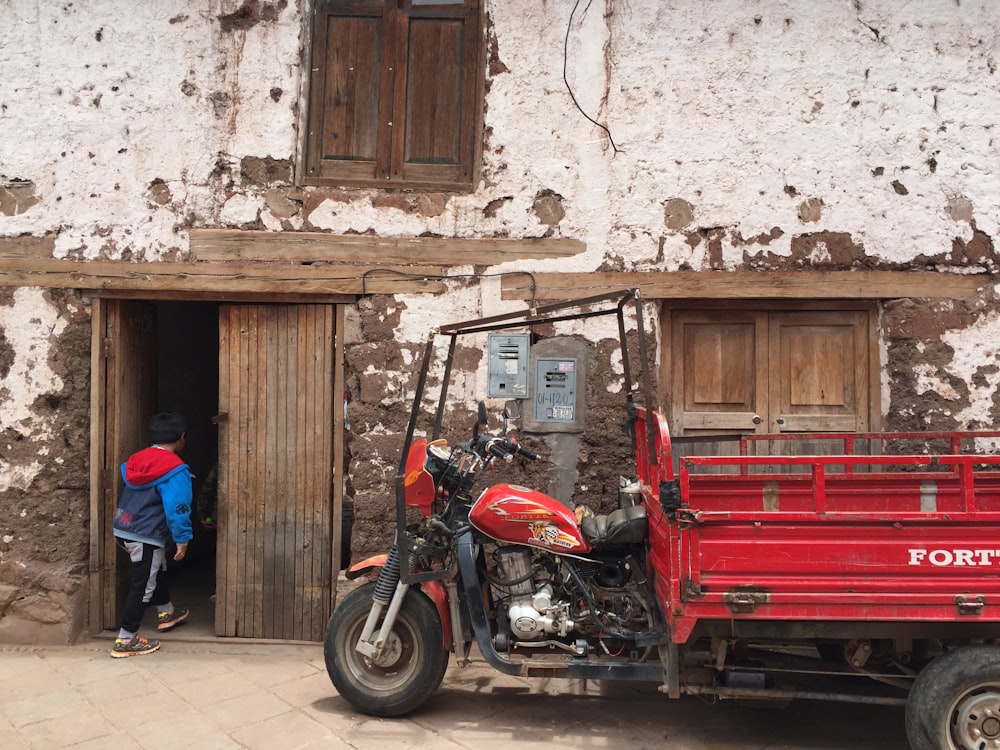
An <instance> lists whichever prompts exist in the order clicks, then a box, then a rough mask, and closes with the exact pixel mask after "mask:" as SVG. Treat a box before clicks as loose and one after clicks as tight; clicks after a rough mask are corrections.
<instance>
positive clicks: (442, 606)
mask: <svg viewBox="0 0 1000 750" xmlns="http://www.w3.org/2000/svg"><path fill="white" fill-rule="evenodd" d="M388 559H389V554H388V553H383V554H381V555H373V556H372V557H367V558H365V559H364V560H359V561H358V562H356V563H354V565H352V566H351V567H349V568H348V569H347V570H346V571H344V577H345V578H346V579H347V580H349V581H353V580H354V579H355V578H360V577H361V576H363V575H368V574H370V573H373V572H375V571H377V570H381V569H382V568H384V567H385V563H386V560H388ZM420 588H421V590H422V591H423V592H424V593H425V594H427V596H428V597H429V598H430V600H431V601H432V602H434V606H435V607H436V608H437V611H438V617H439V618H440V619H441V636H442V638H443V639H444V646H445V648H446V649H448V650H449V651H450V650H451V611H450V610H449V608H448V594H447V593H446V592H445V590H444V586H442V585H441V582H440V581H424V582H423V583H421V584H420Z"/></svg>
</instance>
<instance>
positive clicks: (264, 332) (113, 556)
mask: <svg viewBox="0 0 1000 750" xmlns="http://www.w3.org/2000/svg"><path fill="white" fill-rule="evenodd" d="M341 330H343V310H342V309H341V308H338V307H337V306H336V305H332V304H301V303H300V304H275V303H250V304H247V303H218V302H187V301H169V302H168V301H136V300H115V299H107V300H100V301H99V303H98V304H97V305H96V306H95V313H94V336H93V339H92V343H93V347H92V351H93V354H92V375H93V392H92V406H93V409H92V425H93V426H92V434H93V438H94V439H93V441H92V446H91V451H92V472H91V511H92V512H91V630H92V631H93V632H97V631H99V630H102V629H113V628H115V627H117V623H118V617H119V609H120V606H121V601H122V600H123V588H124V583H125V571H126V570H127V568H128V565H127V561H126V560H124V559H123V557H122V554H123V553H121V552H120V550H118V548H117V546H116V545H115V542H114V538H113V536H112V534H111V528H110V519H111V518H112V516H113V514H114V509H115V505H116V503H117V497H118V493H119V491H120V483H121V480H120V475H119V473H118V467H119V465H120V464H121V462H122V461H124V460H125V459H126V458H127V457H128V456H129V455H130V454H131V453H133V452H134V451H136V450H139V449H140V448H142V447H143V446H144V445H145V444H146V440H147V438H146V435H145V425H146V424H147V423H148V421H149V418H150V416H151V415H152V414H154V413H155V412H157V411H176V412H179V413H181V414H183V415H184V417H185V419H186V421H187V425H188V427H187V440H186V445H185V448H184V452H183V453H182V454H181V458H182V459H184V461H185V463H187V464H188V466H189V467H190V468H191V471H192V473H193V474H194V478H193V480H192V489H193V495H194V505H195V508H194V509H193V510H194V513H193V528H194V539H193V540H192V542H191V544H190V546H189V549H188V555H187V557H186V559H185V560H183V561H181V562H180V563H177V564H171V566H172V567H171V594H172V598H173V599H174V601H175V603H176V604H177V605H178V606H181V607H186V608H189V609H191V611H192V615H191V617H190V619H189V624H187V625H186V626H185V632H186V633H187V634H188V635H199V636H200V635H205V636H206V637H214V636H216V635H223V636H239V637H254V638H272V639H278V640H312V641H315V640H322V633H323V628H324V626H325V623H326V619H327V618H328V617H329V613H330V611H331V609H332V606H333V604H334V601H335V593H336V592H335V589H334V586H335V580H336V571H337V570H338V569H339V567H340V562H339V561H340V557H341V554H340V547H341V534H340V533H338V532H339V531H340V530H341V528H342V524H341V521H342V518H343V517H344V516H343V511H342V508H343V500H344V498H343V494H344V493H343V490H344V487H343V476H344V465H343V454H344V448H343V429H344V425H343V410H342V409H338V408H336V405H337V404H338V403H339V401H338V399H336V398H335V394H339V393H341V392H342V391H343V372H342V370H343V352H342V348H341V346H342V341H341V339H340V337H339V336H338V335H337V332H338V331H341ZM213 467H217V468H218V471H217V476H218V485H217V486H218V495H217V498H218V500H217V508H216V510H215V512H214V513H209V515H211V516H213V520H214V521H215V523H214V524H209V523H200V520H202V516H201V515H199V514H198V512H197V506H198V497H199V495H200V494H201V492H202V490H203V489H204V487H205V484H206V481H207V480H208V477H209V475H210V473H211V471H212V469H213ZM213 595H214V601H213Z"/></svg>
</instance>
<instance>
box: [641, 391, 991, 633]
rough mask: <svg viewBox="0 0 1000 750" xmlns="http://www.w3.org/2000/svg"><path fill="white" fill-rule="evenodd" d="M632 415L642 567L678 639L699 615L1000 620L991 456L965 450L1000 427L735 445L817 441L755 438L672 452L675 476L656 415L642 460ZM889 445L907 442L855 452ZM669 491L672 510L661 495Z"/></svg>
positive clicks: (703, 617)
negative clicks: (705, 450) (880, 451)
mask: <svg viewBox="0 0 1000 750" xmlns="http://www.w3.org/2000/svg"><path fill="white" fill-rule="evenodd" d="M639 411H640V414H639V415H638V416H639V419H638V421H637V424H639V425H640V426H639V428H638V431H637V455H638V458H639V472H640V478H641V480H642V483H643V485H644V486H646V487H648V488H649V491H650V496H649V500H648V503H647V505H648V507H647V513H648V518H649V528H650V534H651V535H652V536H653V537H654V541H653V544H652V545H651V548H652V549H653V550H661V551H660V552H656V553H654V557H653V559H652V566H653V567H654V569H655V572H656V582H657V593H658V595H659V597H660V598H661V600H662V601H664V602H665V603H666V606H665V610H666V612H667V615H668V618H669V620H670V624H671V629H672V636H673V639H674V641H675V642H677V643H684V642H686V641H687V640H688V638H689V636H690V634H691V633H692V631H693V630H694V629H695V627H696V625H697V624H698V623H699V621H702V620H741V619H746V620H775V621H789V620H796V621H836V620H841V621H847V620H850V621H868V622H871V621H885V622H893V621H931V622H954V621H966V622H968V621H980V622H997V621H1000V457H994V456H985V455H974V454H972V453H971V452H963V451H972V450H974V449H975V442H976V438H998V437H1000V432H989V433H933V434H931V433H926V434H925V433H910V434H907V435H901V434H899V433H891V434H890V433H878V434H874V433H873V434H867V435H848V436H845V435H837V436H819V437H820V438H821V439H822V438H827V439H836V440H840V441H842V447H843V452H842V453H839V454H837V455H822V456H752V455H746V454H747V453H753V452H755V450H754V446H756V452H758V453H765V452H773V451H771V449H770V447H769V446H773V445H780V443H781V442H782V441H785V442H787V441H790V440H794V439H799V440H802V439H812V440H815V439H817V436H815V435H811V436H802V435H799V436H791V435H780V436H752V437H750V438H748V439H745V440H744V441H743V442H742V443H741V453H742V454H743V455H736V456H723V457H684V458H680V459H679V460H678V464H679V471H678V473H677V475H676V477H675V476H674V471H673V468H672V456H671V448H670V437H669V433H668V432H667V426H666V422H665V421H664V420H663V419H662V417H660V416H659V415H654V416H655V420H654V421H655V425H656V429H655V430H654V432H655V434H654V436H653V437H654V439H653V441H652V443H653V446H652V451H653V455H654V456H656V460H655V461H649V460H646V456H647V455H648V453H649V441H648V437H647V434H646V423H645V422H644V420H645V413H644V411H643V410H639ZM890 441H891V443H892V445H893V446H894V447H896V449H898V446H899V445H901V444H906V445H907V446H912V447H908V450H911V451H912V452H907V453H906V454H903V455H870V454H865V455H860V454H858V453H855V452H854V451H855V450H856V448H857V446H858V445H859V444H860V445H864V446H866V447H867V446H873V445H874V446H881V445H887V444H889V443H890ZM901 441H904V442H901ZM928 445H937V446H943V447H944V448H945V452H939V453H934V454H928V453H924V452H923V451H924V450H927V446H928ZM939 450H940V447H939ZM707 472H716V473H707ZM718 472H725V473H718ZM661 482H665V483H666V484H664V485H662V486H661ZM678 493H679V501H680V507H679V508H676V509H674V507H673V505H676V502H675V503H673V505H672V504H671V503H670V502H669V501H668V502H663V500H664V499H667V498H668V496H670V495H673V496H674V498H675V499H676V498H677V496H678ZM664 505H666V506H667V507H666V508H664ZM656 537H659V539H658V540H657V539H655V538H656Z"/></svg>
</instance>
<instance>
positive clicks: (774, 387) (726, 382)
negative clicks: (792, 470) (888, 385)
mask: <svg viewBox="0 0 1000 750" xmlns="http://www.w3.org/2000/svg"><path fill="white" fill-rule="evenodd" d="M668 314H669V315H670V323H669V330H670V332H671V335H670V340H669V353H668V355H667V357H668V361H669V363H670V368H669V372H670V373H671V382H670V383H669V384H667V388H668V389H669V393H670V398H669V401H670V403H671V408H670V415H669V417H670V423H671V430H672V432H673V434H674V435H675V436H676V437H678V438H680V440H678V441H677V445H676V448H677V453H678V454H679V455H718V454H731V453H734V452H736V451H737V450H738V445H737V444H736V443H735V442H733V441H732V440H727V439H724V438H727V437H730V438H731V437H734V436H739V435H748V434H754V433H757V434H762V433H780V432H864V431H868V430H870V429H872V428H871V426H870V425H871V422H870V414H871V409H872V389H873V388H874V386H873V384H872V381H871V368H872V354H871V347H872V344H871V338H872V336H873V332H872V331H871V330H870V313H869V312H868V311H867V310H822V311H820V310H817V311H780V310H749V311H729V310H709V309H705V310H672V311H669V313H668ZM713 436H714V437H715V438H716V439H707V440H703V439H704V438H711V437H713ZM685 438H688V439H690V438H697V439H698V440H697V441H695V442H691V441H690V440H685ZM831 446H832V444H830V443H821V442H819V441H816V440H810V441H796V442H794V443H792V442H786V443H780V444H779V443H775V444H768V445H767V446H766V447H767V449H768V451H769V452H772V453H779V452H799V453H802V452H806V453H823V452H829V451H830V450H832V447H831ZM755 450H756V448H755Z"/></svg>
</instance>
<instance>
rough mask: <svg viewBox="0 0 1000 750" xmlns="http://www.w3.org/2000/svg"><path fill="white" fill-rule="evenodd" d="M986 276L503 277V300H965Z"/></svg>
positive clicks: (839, 273)
mask: <svg viewBox="0 0 1000 750" xmlns="http://www.w3.org/2000/svg"><path fill="white" fill-rule="evenodd" d="M993 281H994V277H993V276H992V275H991V274H975V275H959V274H953V273H938V272H928V271H784V272H778V271H761V272H755V271H676V272H671V271H635V272H627V271H622V272H613V271H608V272H596V273H536V274H533V275H532V277H531V278H529V277H526V276H505V277H504V278H503V281H502V297H503V299H505V300H516V299H535V300H552V299H574V298H577V297H587V296H590V295H594V294H601V293H604V292H608V291H612V290H615V289H631V288H634V287H638V288H639V289H640V290H641V291H642V294H643V296H644V297H650V298H656V299H899V298H906V297H949V298H957V299H960V298H964V297H971V296H974V295H975V294H976V292H977V291H978V290H979V288H980V287H982V286H984V285H985V284H989V283H993Z"/></svg>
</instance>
